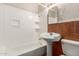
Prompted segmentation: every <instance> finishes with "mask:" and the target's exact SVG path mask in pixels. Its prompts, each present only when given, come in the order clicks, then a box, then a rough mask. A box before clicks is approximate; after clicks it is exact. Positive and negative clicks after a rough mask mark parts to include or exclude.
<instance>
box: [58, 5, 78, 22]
mask: <svg viewBox="0 0 79 59" xmlns="http://www.w3.org/2000/svg"><path fill="white" fill-rule="evenodd" d="M58 7H59V8H61V11H62V18H60V19H59V22H63V21H69V19H70V21H72V20H73V19H75V18H79V3H63V4H59V6H58Z"/></svg>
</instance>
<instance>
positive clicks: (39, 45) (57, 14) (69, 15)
mask: <svg viewBox="0 0 79 59" xmlns="http://www.w3.org/2000/svg"><path fill="white" fill-rule="evenodd" d="M78 12H79V3H0V56H79V52H78V49H79V28H78V26H79V22H78V21H79V13H78ZM43 35H44V36H43ZM45 35H46V37H45ZM57 35H58V36H57ZM47 36H48V37H47ZM55 36H56V38H55ZM52 38H53V39H52Z"/></svg>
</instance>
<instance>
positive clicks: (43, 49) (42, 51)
mask: <svg viewBox="0 0 79 59" xmlns="http://www.w3.org/2000/svg"><path fill="white" fill-rule="evenodd" d="M44 54H46V46H43V47H40V48H37V49H35V50H33V51H29V52H27V53H24V54H21V55H19V56H42V55H44Z"/></svg>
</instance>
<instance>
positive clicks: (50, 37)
mask: <svg viewBox="0 0 79 59" xmlns="http://www.w3.org/2000/svg"><path fill="white" fill-rule="evenodd" d="M40 38H41V39H44V40H45V41H46V42H47V56H52V45H53V44H52V43H53V42H56V41H59V40H60V38H61V35H60V34H58V33H54V32H52V33H42V34H41V35H40Z"/></svg>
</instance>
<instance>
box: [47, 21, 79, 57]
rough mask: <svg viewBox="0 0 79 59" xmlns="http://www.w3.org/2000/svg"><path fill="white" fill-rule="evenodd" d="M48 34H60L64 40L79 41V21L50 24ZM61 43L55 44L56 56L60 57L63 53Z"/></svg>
mask: <svg viewBox="0 0 79 59" xmlns="http://www.w3.org/2000/svg"><path fill="white" fill-rule="evenodd" d="M48 32H56V33H60V34H61V35H62V38H65V39H69V40H75V41H79V21H72V22H64V23H57V24H49V25H48ZM60 43H61V42H54V45H53V55H54V56H58V55H60V54H62V53H63V52H62V48H61V44H60ZM56 53H57V54H56Z"/></svg>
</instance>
